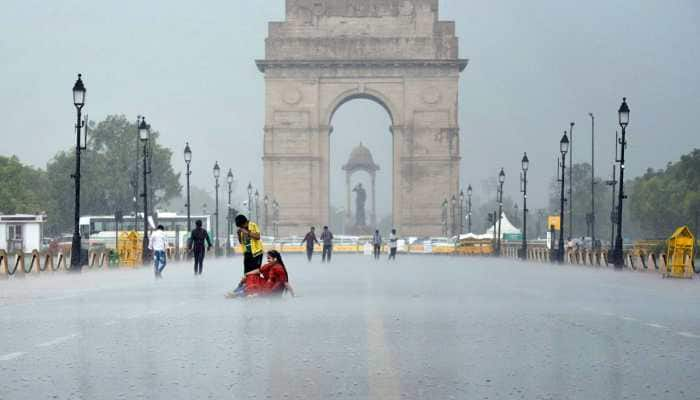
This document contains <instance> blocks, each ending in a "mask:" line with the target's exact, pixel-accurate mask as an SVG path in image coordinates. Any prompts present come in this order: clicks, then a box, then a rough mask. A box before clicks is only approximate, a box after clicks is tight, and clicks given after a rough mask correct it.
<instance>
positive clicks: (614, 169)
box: [605, 152, 617, 249]
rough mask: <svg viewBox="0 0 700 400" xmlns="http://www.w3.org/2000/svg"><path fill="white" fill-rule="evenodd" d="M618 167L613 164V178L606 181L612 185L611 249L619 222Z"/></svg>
mask: <svg viewBox="0 0 700 400" xmlns="http://www.w3.org/2000/svg"><path fill="white" fill-rule="evenodd" d="M615 156H616V157H617V152H615ZM616 167H617V166H616V165H615V164H613V171H612V179H610V180H608V181H605V184H606V185H608V186H610V187H612V196H611V198H612V205H611V206H610V247H609V248H610V249H612V248H613V246H614V243H615V223H616V222H617V219H616V218H615V213H616V210H615V193H617V180H616V179H615V178H616V175H617V169H616Z"/></svg>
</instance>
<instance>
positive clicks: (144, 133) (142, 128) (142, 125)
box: [139, 117, 151, 263]
mask: <svg viewBox="0 0 700 400" xmlns="http://www.w3.org/2000/svg"><path fill="white" fill-rule="evenodd" d="M150 135H151V126H150V125H148V124H147V123H146V118H145V117H141V121H140V122H139V139H141V143H143V193H142V194H141V196H142V197H143V247H142V248H141V258H142V260H143V262H144V263H146V261H148V174H149V173H150V172H151V171H149V169H148V140H149V139H150Z"/></svg>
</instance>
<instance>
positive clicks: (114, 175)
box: [47, 115, 182, 232]
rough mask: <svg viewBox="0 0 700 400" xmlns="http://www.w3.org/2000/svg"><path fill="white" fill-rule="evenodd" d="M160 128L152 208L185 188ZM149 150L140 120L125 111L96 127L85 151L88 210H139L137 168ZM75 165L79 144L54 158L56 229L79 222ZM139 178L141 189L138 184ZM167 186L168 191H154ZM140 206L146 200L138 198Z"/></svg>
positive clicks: (153, 145)
mask: <svg viewBox="0 0 700 400" xmlns="http://www.w3.org/2000/svg"><path fill="white" fill-rule="evenodd" d="M159 136H160V134H159V133H158V132H157V131H152V132H151V137H150V150H151V155H152V157H151V171H152V173H151V177H150V181H149V200H150V199H154V202H155V203H156V204H151V207H150V208H151V210H153V209H155V208H156V207H157V206H158V204H157V203H158V202H165V201H168V200H169V199H171V198H173V197H174V196H177V195H179V194H180V191H181V189H182V188H181V185H180V183H179V180H180V175H179V174H175V172H174V171H173V168H172V165H171V161H170V160H171V158H172V152H171V151H170V150H169V149H166V148H164V147H161V146H160V145H159V144H158V137H159ZM139 157H143V153H142V151H141V145H140V144H139V142H138V130H137V128H136V122H134V121H128V120H127V119H126V117H124V116H123V115H120V116H116V115H112V116H108V117H107V118H106V119H105V120H104V121H102V122H100V123H98V124H97V126H95V127H94V128H92V129H90V133H89V136H88V145H87V151H85V152H84V153H83V154H82V156H81V163H82V167H81V193H80V195H81V198H80V211H81V214H82V215H113V214H114V212H115V211H117V210H122V211H124V212H125V213H129V212H132V210H134V195H135V194H136V195H137V197H138V196H140V194H141V192H142V188H143V177H142V175H141V174H140V173H139V174H136V172H137V171H140V172H141V173H142V172H143V171H142V170H140V168H141V164H142V158H139ZM74 171H75V154H74V151H73V150H69V151H61V152H59V153H58V154H56V156H55V157H54V158H53V159H52V160H51V161H50V162H49V163H48V165H47V175H48V180H49V187H48V192H49V196H50V198H51V202H50V204H49V223H50V228H51V230H52V231H54V232H62V231H67V230H70V228H71V227H72V224H73V213H72V210H73V207H74V197H75V194H74V193H75V192H74V190H75V189H74V183H73V179H72V178H71V174H73V173H74ZM134 183H135V184H136V185H135V186H136V188H137V189H136V193H135V191H134V185H133V184H134ZM156 192H159V193H160V192H162V193H160V194H162V196H158V197H156V196H154V193H156ZM137 201H138V205H139V211H141V208H142V206H141V205H142V204H143V203H142V200H141V198H140V197H138V198H137Z"/></svg>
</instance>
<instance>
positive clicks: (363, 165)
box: [343, 142, 379, 172]
mask: <svg viewBox="0 0 700 400" xmlns="http://www.w3.org/2000/svg"><path fill="white" fill-rule="evenodd" d="M357 170H365V171H367V172H376V171H379V165H377V164H375V163H374V158H373V157H372V153H370V152H369V149H368V148H367V147H365V146H364V145H363V144H362V142H360V145H359V146H357V147H355V148H354V149H353V150H352V152H351V153H350V158H349V159H348V162H347V164H345V165H343V171H348V172H353V171H357Z"/></svg>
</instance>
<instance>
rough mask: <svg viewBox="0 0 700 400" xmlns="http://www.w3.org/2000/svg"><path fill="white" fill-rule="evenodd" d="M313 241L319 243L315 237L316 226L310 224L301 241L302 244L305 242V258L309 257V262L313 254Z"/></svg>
mask: <svg viewBox="0 0 700 400" xmlns="http://www.w3.org/2000/svg"><path fill="white" fill-rule="evenodd" d="M314 243H316V244H320V243H319V242H318V239H316V228H314V227H313V226H312V227H311V230H310V231H309V232H308V233H307V234H306V235H305V236H304V240H302V241H301V244H302V245H303V244H306V258H308V259H309V262H311V258H312V257H313V256H314Z"/></svg>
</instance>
